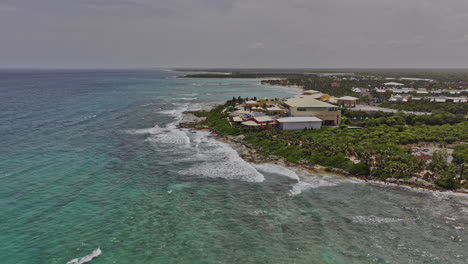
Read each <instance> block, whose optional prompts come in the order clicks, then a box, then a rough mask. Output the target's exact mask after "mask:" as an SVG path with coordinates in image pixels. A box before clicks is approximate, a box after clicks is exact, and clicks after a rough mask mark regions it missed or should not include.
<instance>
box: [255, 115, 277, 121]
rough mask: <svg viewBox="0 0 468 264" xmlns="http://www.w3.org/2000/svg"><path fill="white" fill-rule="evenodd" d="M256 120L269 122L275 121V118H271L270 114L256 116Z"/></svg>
mask: <svg viewBox="0 0 468 264" xmlns="http://www.w3.org/2000/svg"><path fill="white" fill-rule="evenodd" d="M254 118H255V120H257V121H258V122H267V121H273V120H274V119H273V118H271V117H270V116H256V117H254Z"/></svg>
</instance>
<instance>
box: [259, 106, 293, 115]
mask: <svg viewBox="0 0 468 264" xmlns="http://www.w3.org/2000/svg"><path fill="white" fill-rule="evenodd" d="M287 112H288V110H287V109H284V108H280V107H278V106H272V107H267V108H266V109H265V113H266V114H267V115H270V116H276V115H283V114H286V113H287Z"/></svg>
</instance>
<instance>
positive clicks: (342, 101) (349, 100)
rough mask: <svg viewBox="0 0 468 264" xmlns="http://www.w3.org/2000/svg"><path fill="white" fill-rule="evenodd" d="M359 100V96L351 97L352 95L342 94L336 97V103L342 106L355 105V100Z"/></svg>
mask: <svg viewBox="0 0 468 264" xmlns="http://www.w3.org/2000/svg"><path fill="white" fill-rule="evenodd" d="M358 100H359V98H356V97H352V96H343V97H340V98H336V104H337V105H339V106H342V107H347V108H351V107H356V102H357V101H358Z"/></svg>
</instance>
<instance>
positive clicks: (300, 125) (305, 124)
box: [276, 116, 322, 130]
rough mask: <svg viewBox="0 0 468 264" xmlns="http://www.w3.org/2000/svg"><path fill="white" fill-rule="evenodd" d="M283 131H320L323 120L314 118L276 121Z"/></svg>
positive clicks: (290, 118) (287, 118)
mask: <svg viewBox="0 0 468 264" xmlns="http://www.w3.org/2000/svg"><path fill="white" fill-rule="evenodd" d="M276 121H277V122H278V126H279V128H280V129H281V130H301V129H320V128H321V127H322V120H321V119H319V118H317V117H313V116H303V117H284V118H279V119H277V120H276Z"/></svg>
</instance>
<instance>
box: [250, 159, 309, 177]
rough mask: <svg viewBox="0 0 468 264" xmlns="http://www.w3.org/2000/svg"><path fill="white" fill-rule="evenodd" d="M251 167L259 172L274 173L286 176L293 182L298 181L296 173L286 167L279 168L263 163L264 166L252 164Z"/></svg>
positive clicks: (278, 166)
mask: <svg viewBox="0 0 468 264" xmlns="http://www.w3.org/2000/svg"><path fill="white" fill-rule="evenodd" d="M253 167H254V168H255V169H257V170H258V171H261V172H266V173H274V174H278V175H282V176H286V177H288V178H291V179H293V180H297V181H300V179H299V176H298V175H297V173H296V172H294V171H292V170H290V169H288V168H286V167H283V166H280V165H276V164H271V163H264V164H254V165H253Z"/></svg>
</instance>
